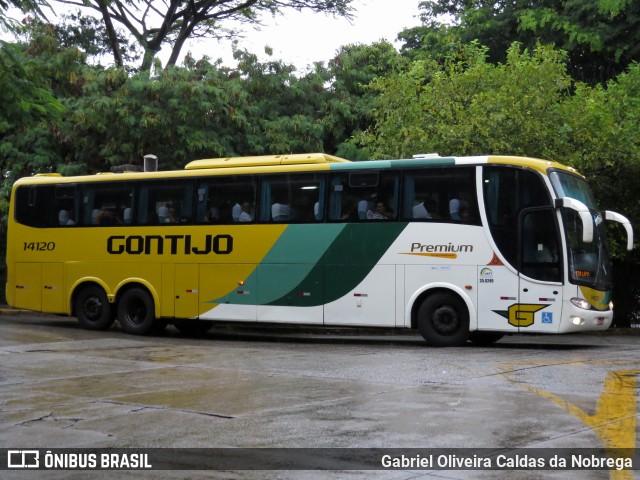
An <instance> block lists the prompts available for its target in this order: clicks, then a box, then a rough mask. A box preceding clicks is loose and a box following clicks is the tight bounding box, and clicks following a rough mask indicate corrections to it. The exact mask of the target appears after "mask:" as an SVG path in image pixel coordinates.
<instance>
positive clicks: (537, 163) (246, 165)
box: [16, 153, 578, 184]
mask: <svg viewBox="0 0 640 480" xmlns="http://www.w3.org/2000/svg"><path fill="white" fill-rule="evenodd" d="M482 164H500V165H513V166H519V167H524V168H531V169H533V170H536V171H538V172H540V173H542V174H545V175H546V173H547V171H548V170H549V169H557V170H564V171H567V172H571V173H575V174H578V172H577V171H576V170H575V169H574V168H572V167H567V166H565V165H562V164H561V163H558V162H554V161H549V160H540V159H535V158H529V157H515V156H513V157H512V156H499V155H498V156H496V155H490V156H469V157H440V156H431V155H430V156H424V157H422V156H419V157H416V158H407V159H395V160H370V161H361V162H351V161H349V160H345V159H343V158H339V157H335V156H333V155H327V154H324V153H306V154H292V155H261V156H249V157H223V158H210V159H203V160H195V161H192V162H190V163H188V164H187V165H186V166H185V170H173V171H171V170H169V171H167V170H162V171H157V172H123V173H112V172H106V173H98V174H95V175H83V176H76V177H63V176H61V175H60V174H37V175H34V176H33V177H23V178H21V179H19V180H18V181H17V182H16V183H17V184H25V183H70V182H77V181H80V182H84V181H89V182H93V181H98V182H99V181H105V180H138V179H142V178H175V177H185V178H186V177H193V176H201V175H202V174H203V173H204V172H207V173H213V174H214V175H217V174H220V175H239V174H250V173H279V172H282V173H284V172H286V173H295V172H303V171H347V170H349V171H352V170H368V169H387V168H415V167H437V166H453V165H482Z"/></svg>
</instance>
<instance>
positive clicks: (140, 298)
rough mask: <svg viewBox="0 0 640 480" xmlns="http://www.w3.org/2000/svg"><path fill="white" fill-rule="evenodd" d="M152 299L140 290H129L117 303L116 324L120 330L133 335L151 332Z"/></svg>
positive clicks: (153, 318) (152, 316)
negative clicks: (118, 324)
mask: <svg viewBox="0 0 640 480" xmlns="http://www.w3.org/2000/svg"><path fill="white" fill-rule="evenodd" d="M155 319H156V318H155V307H154V305H153V298H151V295H149V293H148V292H147V291H146V290H144V289H142V288H131V289H129V290H127V291H126V292H124V293H123V294H122V297H121V298H120V300H119V301H118V322H120V325H121V326H122V329H123V330H124V331H125V332H127V333H132V334H134V335H145V334H147V333H150V332H151V331H152V328H153V326H154V322H155Z"/></svg>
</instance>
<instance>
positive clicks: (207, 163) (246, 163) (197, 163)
mask: <svg viewBox="0 0 640 480" xmlns="http://www.w3.org/2000/svg"><path fill="white" fill-rule="evenodd" d="M345 162H347V163H350V162H349V160H345V159H344V158H339V157H334V156H333V155H327V154H326V153H298V154H292V155H258V156H253V157H223V158H208V159H204V160H194V161H193V162H190V163H188V164H187V165H186V166H185V167H184V168H185V170H199V169H205V168H231V167H270V166H275V165H309V164H321V163H345Z"/></svg>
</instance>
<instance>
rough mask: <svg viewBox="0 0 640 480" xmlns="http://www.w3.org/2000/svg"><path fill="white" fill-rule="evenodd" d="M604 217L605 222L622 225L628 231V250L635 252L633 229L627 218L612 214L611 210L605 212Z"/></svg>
mask: <svg viewBox="0 0 640 480" xmlns="http://www.w3.org/2000/svg"><path fill="white" fill-rule="evenodd" d="M603 216H604V219H605V220H612V221H614V222H618V223H621V224H622V226H623V227H624V229H625V230H626V231H627V250H633V227H632V226H631V222H630V221H629V220H628V219H627V217H625V216H624V215H620V214H619V213H616V212H610V211H609V210H607V211H606V212H603Z"/></svg>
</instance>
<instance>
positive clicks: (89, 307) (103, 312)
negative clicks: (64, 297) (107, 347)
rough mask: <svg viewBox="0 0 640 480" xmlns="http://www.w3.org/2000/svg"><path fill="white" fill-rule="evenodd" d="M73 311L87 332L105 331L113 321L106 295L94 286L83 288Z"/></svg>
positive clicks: (77, 296)
mask: <svg viewBox="0 0 640 480" xmlns="http://www.w3.org/2000/svg"><path fill="white" fill-rule="evenodd" d="M74 311H75V314H76V316H77V317H78V322H80V325H81V326H82V327H83V328H86V329H88V330H106V329H108V328H109V327H110V326H111V325H113V322H114V321H115V318H114V316H113V312H112V310H111V304H110V303H109V300H108V299H107V294H106V293H105V292H104V290H103V289H102V288H100V287H98V286H96V285H90V286H88V287H84V288H82V290H80V292H78V295H76V299H75V305H74Z"/></svg>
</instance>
